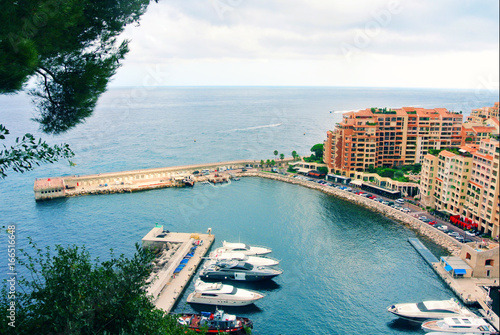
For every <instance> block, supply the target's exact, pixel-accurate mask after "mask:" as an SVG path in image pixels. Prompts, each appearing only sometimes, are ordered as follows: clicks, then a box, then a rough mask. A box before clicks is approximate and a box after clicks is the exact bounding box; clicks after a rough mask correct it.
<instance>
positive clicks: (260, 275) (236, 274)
mask: <svg viewBox="0 0 500 335" xmlns="http://www.w3.org/2000/svg"><path fill="white" fill-rule="evenodd" d="M282 273H283V271H282V270H280V269H277V268H270V267H267V266H254V265H252V264H250V263H247V262H240V261H237V260H224V261H216V262H211V263H210V264H209V265H208V266H207V267H205V268H204V269H203V270H201V272H200V278H202V279H206V280H240V281H258V280H265V279H271V278H274V277H276V276H278V275H280V274H282Z"/></svg>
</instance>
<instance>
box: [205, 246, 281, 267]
mask: <svg viewBox="0 0 500 335" xmlns="http://www.w3.org/2000/svg"><path fill="white" fill-rule="evenodd" d="M209 259H212V260H231V259H236V260H238V261H242V262H247V263H250V264H252V265H255V266H275V265H278V264H279V261H278V260H277V259H274V258H271V257H258V256H248V255H245V254H244V253H242V252H232V251H228V250H227V249H225V248H217V249H215V251H212V252H211V253H210V255H209Z"/></svg>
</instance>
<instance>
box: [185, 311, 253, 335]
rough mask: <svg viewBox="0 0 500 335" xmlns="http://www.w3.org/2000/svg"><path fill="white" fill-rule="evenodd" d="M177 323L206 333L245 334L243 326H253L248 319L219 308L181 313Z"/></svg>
mask: <svg viewBox="0 0 500 335" xmlns="http://www.w3.org/2000/svg"><path fill="white" fill-rule="evenodd" d="M177 323H178V324H180V325H182V326H186V327H187V328H189V329H190V330H194V331H195V332H205V333H206V334H221V333H222V334H246V331H245V328H253V323H252V321H251V320H250V319H248V318H244V317H239V316H236V315H233V314H227V313H225V312H224V311H223V310H219V309H217V310H216V311H215V313H210V312H201V313H200V314H195V313H183V314H180V315H179V318H178V319H177Z"/></svg>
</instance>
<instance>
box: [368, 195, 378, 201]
mask: <svg viewBox="0 0 500 335" xmlns="http://www.w3.org/2000/svg"><path fill="white" fill-rule="evenodd" d="M368 198H369V199H372V200H375V199H376V198H377V197H376V196H374V195H371V196H369V197H368Z"/></svg>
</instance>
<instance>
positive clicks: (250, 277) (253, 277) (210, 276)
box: [200, 272, 279, 281]
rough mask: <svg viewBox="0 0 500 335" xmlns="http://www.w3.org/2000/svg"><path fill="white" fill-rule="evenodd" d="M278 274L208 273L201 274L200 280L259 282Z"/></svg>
mask: <svg viewBox="0 0 500 335" xmlns="http://www.w3.org/2000/svg"><path fill="white" fill-rule="evenodd" d="M278 275H279V273H273V274H266V275H261V274H248V273H238V272H237V273H217V272H209V273H201V274H200V278H201V279H204V280H209V281H214V280H215V281H221V280H234V281H261V280H269V279H272V278H274V277H277V276H278Z"/></svg>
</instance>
